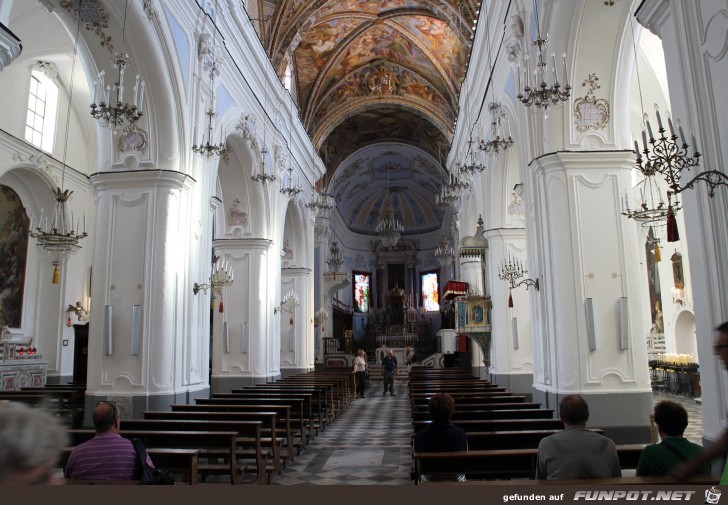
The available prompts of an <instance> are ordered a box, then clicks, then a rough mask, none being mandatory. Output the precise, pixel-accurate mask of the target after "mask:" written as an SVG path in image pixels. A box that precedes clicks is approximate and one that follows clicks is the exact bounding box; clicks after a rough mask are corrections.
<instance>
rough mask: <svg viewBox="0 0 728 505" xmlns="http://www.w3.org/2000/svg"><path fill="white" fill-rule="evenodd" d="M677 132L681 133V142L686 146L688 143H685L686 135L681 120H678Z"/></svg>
mask: <svg viewBox="0 0 728 505" xmlns="http://www.w3.org/2000/svg"><path fill="white" fill-rule="evenodd" d="M677 130H678V131H679V132H680V140H682V143H683V145H686V144H687V142H685V133H684V132H683V129H682V124H681V123H680V120H679V119H678V120H677Z"/></svg>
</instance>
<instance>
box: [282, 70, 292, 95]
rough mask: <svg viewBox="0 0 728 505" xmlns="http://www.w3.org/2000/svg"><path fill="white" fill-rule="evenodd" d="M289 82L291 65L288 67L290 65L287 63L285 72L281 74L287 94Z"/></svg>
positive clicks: (289, 86) (290, 80) (289, 88)
mask: <svg viewBox="0 0 728 505" xmlns="http://www.w3.org/2000/svg"><path fill="white" fill-rule="evenodd" d="M291 82H292V75H291V65H290V63H287V64H286V70H285V72H283V87H284V88H286V89H287V90H288V91H289V92H290V91H291Z"/></svg>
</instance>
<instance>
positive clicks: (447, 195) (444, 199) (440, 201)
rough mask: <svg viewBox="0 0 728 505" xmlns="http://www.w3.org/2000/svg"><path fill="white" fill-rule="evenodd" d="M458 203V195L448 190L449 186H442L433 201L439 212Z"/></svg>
mask: <svg viewBox="0 0 728 505" xmlns="http://www.w3.org/2000/svg"><path fill="white" fill-rule="evenodd" d="M459 201H460V195H459V194H458V193H457V192H455V191H453V190H452V189H451V188H450V185H449V184H443V185H442V188H440V193H439V194H438V195H437V198H436V199H435V205H437V207H438V208H439V209H441V210H445V209H447V208H448V207H450V206H455V205H457V204H458V202H459Z"/></svg>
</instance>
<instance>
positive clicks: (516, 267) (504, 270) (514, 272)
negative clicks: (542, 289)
mask: <svg viewBox="0 0 728 505" xmlns="http://www.w3.org/2000/svg"><path fill="white" fill-rule="evenodd" d="M527 273H528V270H526V269H525V268H523V263H521V261H520V260H518V259H516V260H514V259H513V257H512V256H510V255H509V256H508V262H507V263H506V261H505V260H503V262H502V263H501V265H500V266H499V267H498V277H500V279H501V280H504V281H508V284H509V287H510V290H511V291H512V290H514V289H515V288H517V287H518V286H521V285H522V284H525V285H526V289H528V288H530V287H531V286H533V287H535V288H536V291H538V288H539V285H538V279H535V280H534V279H528V278H526V279H523V280H522V281H521V282H518V283H516V281H517V280H518V279H520V278H521V277H523V276H524V275H525V274H527ZM508 307H509V308H513V296H512V295H511V294H510V292H509V294H508Z"/></svg>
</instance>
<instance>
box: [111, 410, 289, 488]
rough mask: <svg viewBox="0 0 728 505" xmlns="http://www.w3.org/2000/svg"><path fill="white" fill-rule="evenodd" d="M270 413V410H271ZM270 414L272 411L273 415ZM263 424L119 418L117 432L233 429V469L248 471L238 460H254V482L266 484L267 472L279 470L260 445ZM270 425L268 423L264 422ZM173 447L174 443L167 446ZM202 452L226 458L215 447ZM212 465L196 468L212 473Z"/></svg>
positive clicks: (258, 421) (225, 453) (206, 454)
mask: <svg viewBox="0 0 728 505" xmlns="http://www.w3.org/2000/svg"><path fill="white" fill-rule="evenodd" d="M271 414H273V413H271ZM273 415H274V414H273ZM263 426H266V425H265V424H264V423H263V421H260V420H251V421H210V420H171V419H122V420H121V431H122V434H123V432H125V431H130V430H137V431H145V430H146V431H156V432H161V431H173V432H177V433H180V432H182V433H184V432H185V431H186V430H189V431H208V432H214V431H224V432H229V431H235V432H236V433H237V434H238V435H237V437H236V439H235V451H234V455H235V456H234V458H233V461H234V463H235V468H236V469H238V470H241V471H242V472H247V471H248V465H247V464H246V465H241V464H240V463H241V460H242V461H252V462H253V463H255V468H254V469H251V471H255V472H256V474H257V482H258V483H259V484H268V483H270V479H271V477H270V474H271V473H280V472H278V471H276V467H275V461H276V459H275V458H274V457H273V455H274V451H273V449H271V450H266V449H265V448H264V447H263V443H262V440H263V436H262V430H263ZM267 426H270V422H269V423H267ZM167 447H174V445H171V446H169V445H168V446H167ZM203 455H205V456H206V457H207V458H214V457H219V456H222V457H224V458H227V456H228V453H227V451H222V450H219V449H205V448H203ZM269 457H270V458H271V459H272V462H271V463H272V466H268V465H267V461H268V459H269ZM215 469H216V467H215V466H213V465H211V464H208V465H200V471H201V472H203V471H207V470H210V471H209V472H208V473H212V470H215Z"/></svg>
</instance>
